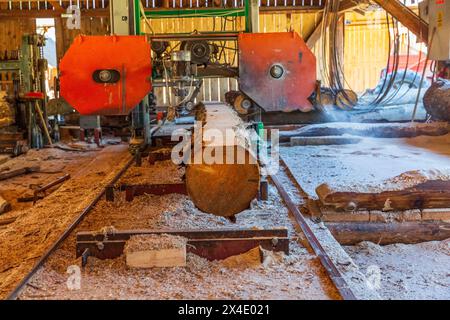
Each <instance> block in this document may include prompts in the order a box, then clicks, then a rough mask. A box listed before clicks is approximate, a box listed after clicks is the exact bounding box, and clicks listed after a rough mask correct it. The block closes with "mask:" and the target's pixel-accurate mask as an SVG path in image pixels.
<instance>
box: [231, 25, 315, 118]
mask: <svg viewBox="0 0 450 320" xmlns="http://www.w3.org/2000/svg"><path fill="white" fill-rule="evenodd" d="M316 77H317V75H316V57H315V56H314V54H313V53H312V51H311V50H310V49H309V48H308V46H307V45H306V43H305V42H304V41H303V39H302V38H301V37H300V36H299V35H298V34H297V33H296V32H277V33H242V34H240V35H239V89H240V90H241V91H242V92H244V93H245V94H246V95H247V96H248V97H249V98H251V99H252V100H253V101H255V102H256V103H257V104H258V105H259V106H261V107H262V108H263V109H264V110H265V111H267V112H273V111H284V112H289V111H294V110H300V111H303V112H308V111H311V110H312V108H313V106H312V104H311V102H310V101H309V100H308V98H309V97H310V96H311V94H312V93H313V92H314V90H315V88H316Z"/></svg>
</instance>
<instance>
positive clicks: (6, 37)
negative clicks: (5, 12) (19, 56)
mask: <svg viewBox="0 0 450 320" xmlns="http://www.w3.org/2000/svg"><path fill="white" fill-rule="evenodd" d="M35 31H36V23H35V20H34V19H21V20H17V19H0V52H4V51H5V50H18V49H19V48H20V46H21V43H22V35H23V34H26V33H34V32H35Z"/></svg>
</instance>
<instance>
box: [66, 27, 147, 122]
mask: <svg viewBox="0 0 450 320" xmlns="http://www.w3.org/2000/svg"><path fill="white" fill-rule="evenodd" d="M150 50H151V49H150V45H149V43H148V42H147V40H146V38H145V36H78V37H76V38H75V40H74V42H73V44H72V45H71V46H70V48H69V50H67V52H66V54H65V55H64V57H63V58H62V60H61V64H60V76H59V78H60V86H61V95H62V96H63V97H64V99H66V100H67V102H68V103H69V104H70V105H71V106H73V107H74V108H75V109H76V110H77V111H78V112H79V113H80V114H82V115H126V114H128V113H129V112H130V111H131V110H132V109H133V108H134V107H135V106H136V105H138V104H139V102H140V101H141V100H142V99H143V98H144V97H145V96H146V95H147V94H148V93H149V92H150V91H151V89H152V86H151V72H152V67H151V51H150Z"/></svg>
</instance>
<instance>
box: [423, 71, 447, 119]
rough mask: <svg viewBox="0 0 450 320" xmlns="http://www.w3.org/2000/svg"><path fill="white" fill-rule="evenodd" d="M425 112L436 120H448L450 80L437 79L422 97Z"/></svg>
mask: <svg viewBox="0 0 450 320" xmlns="http://www.w3.org/2000/svg"><path fill="white" fill-rule="evenodd" d="M423 103H424V106H425V109H426V110H427V112H428V113H429V114H430V115H431V116H432V117H433V119H436V120H446V121H448V120H450V80H445V79H439V80H437V81H436V82H435V83H433V84H432V85H431V87H430V88H429V89H428V90H427V92H426V93H425V96H424V97H423Z"/></svg>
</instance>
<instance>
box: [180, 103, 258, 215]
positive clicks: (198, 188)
mask: <svg viewBox="0 0 450 320" xmlns="http://www.w3.org/2000/svg"><path fill="white" fill-rule="evenodd" d="M199 110H203V112H201V111H198V112H197V119H201V120H202V123H203V134H202V135H200V136H198V135H197V136H194V145H197V146H198V145H199V144H200V147H197V150H196V148H195V147H194V152H192V157H191V161H190V163H189V164H188V165H187V168H186V187H187V191H188V194H189V196H190V197H191V199H192V201H193V202H194V204H195V205H196V206H197V207H198V208H199V209H200V210H202V211H204V212H207V213H212V214H215V215H219V216H225V217H232V216H234V215H235V214H237V213H239V212H241V211H243V210H245V209H247V208H249V206H250V202H251V201H252V200H253V199H255V198H256V197H257V195H258V190H259V181H260V171H259V165H258V162H257V160H256V156H255V154H254V152H253V151H252V150H250V149H249V148H248V145H249V144H250V139H251V137H250V130H247V129H246V128H245V125H244V124H243V123H242V120H241V119H240V118H239V116H238V115H237V114H236V112H235V111H234V110H232V109H231V108H230V107H229V106H227V105H224V104H217V103H216V104H208V105H204V106H201V107H200V108H199ZM227 135H228V137H227ZM211 136H214V138H213V139H211V140H209V138H210V137H211ZM219 136H222V137H223V138H224V139H216V137H219ZM230 136H231V137H230ZM225 137H227V139H225ZM199 160H200V161H199Z"/></svg>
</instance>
